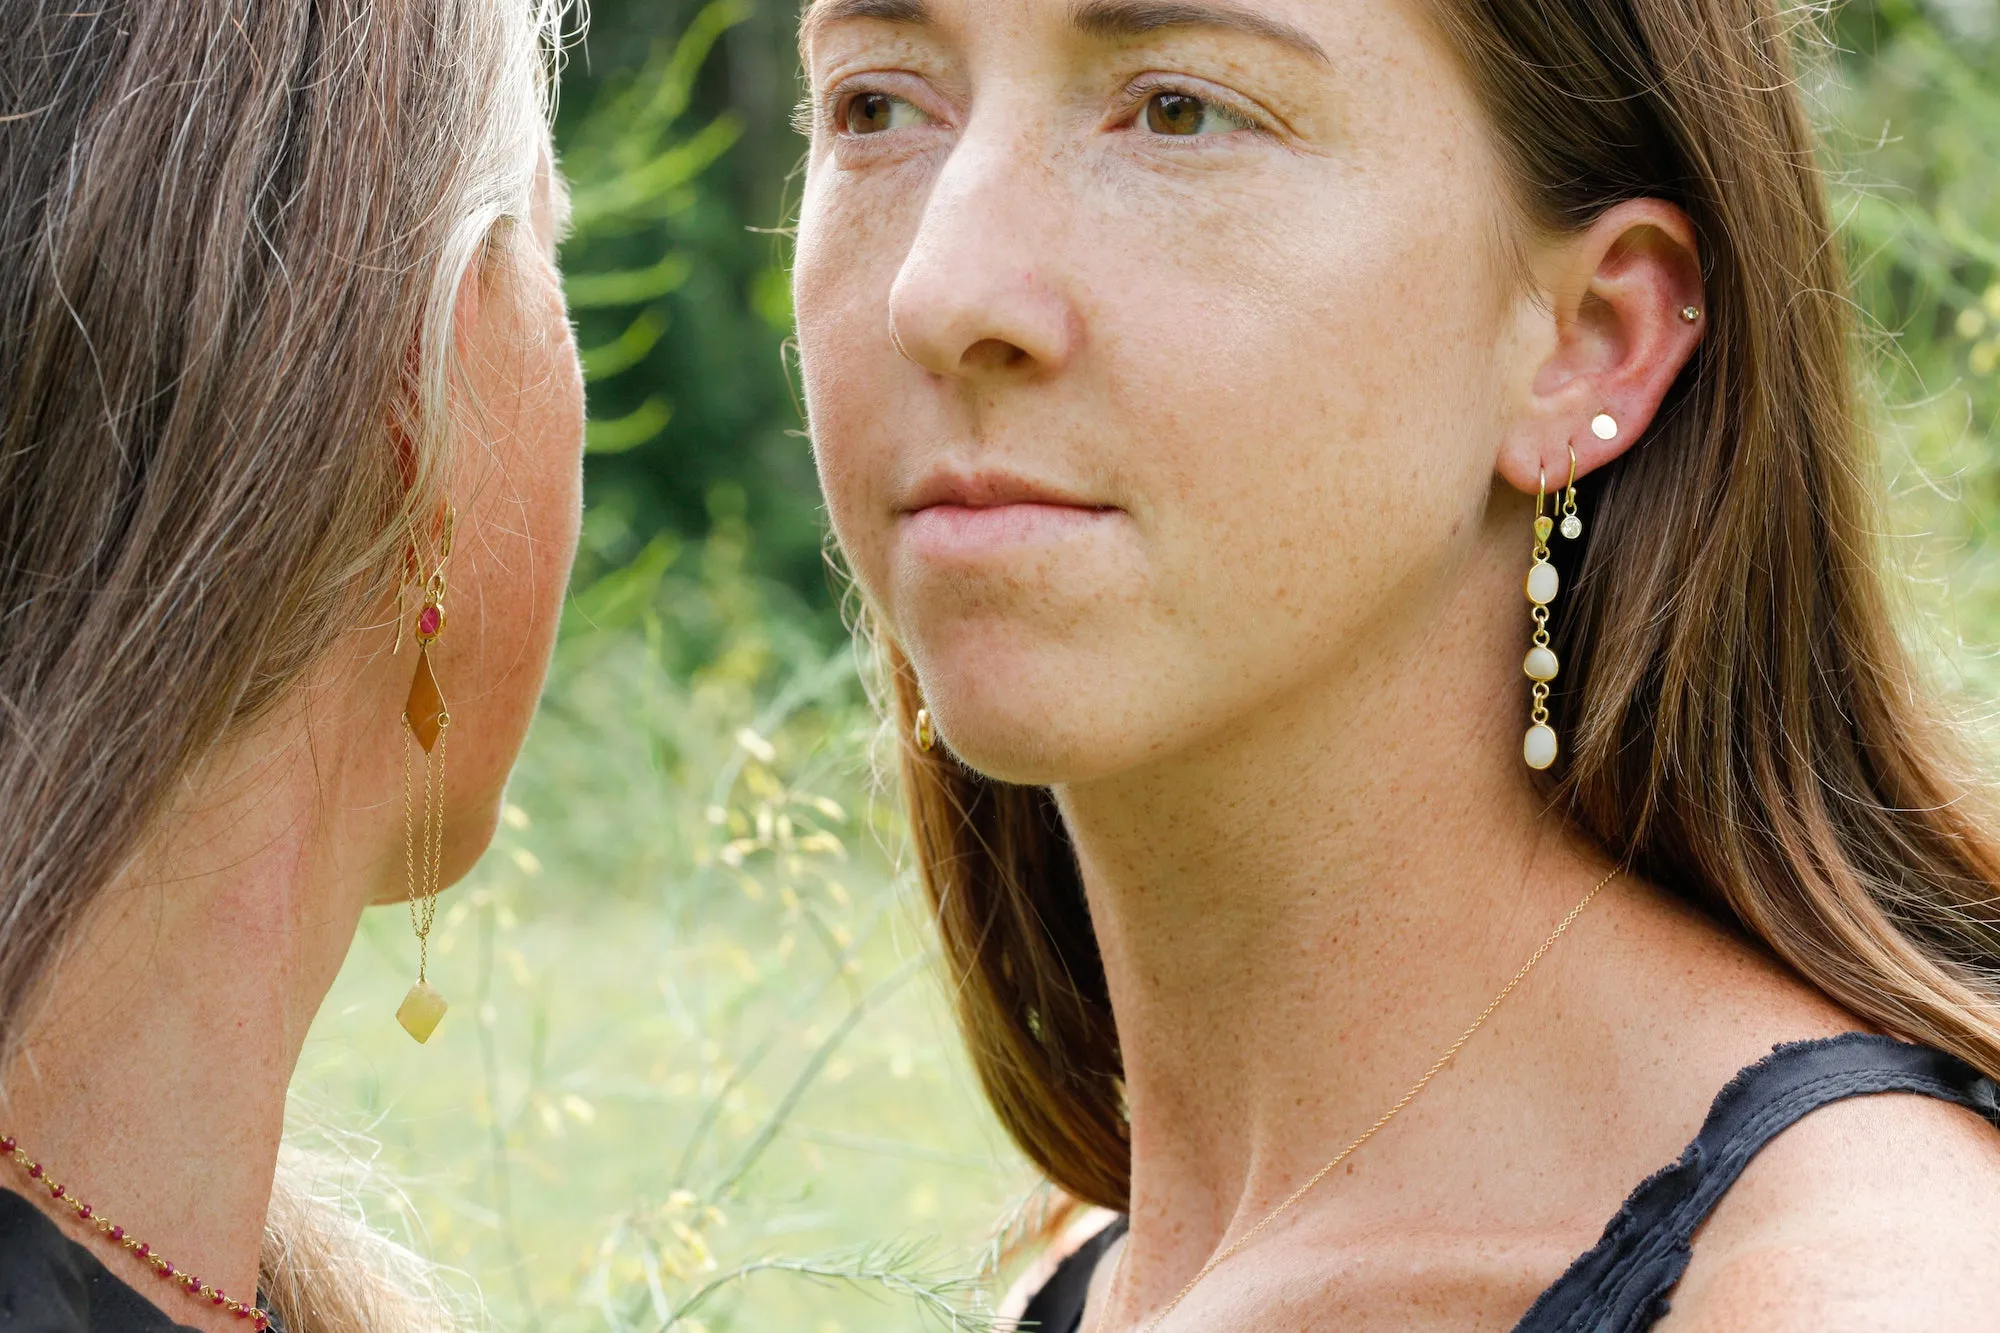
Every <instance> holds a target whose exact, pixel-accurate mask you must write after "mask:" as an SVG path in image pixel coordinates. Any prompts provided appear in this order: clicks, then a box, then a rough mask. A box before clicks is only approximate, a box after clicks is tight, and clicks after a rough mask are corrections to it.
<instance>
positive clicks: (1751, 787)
mask: <svg viewBox="0 0 2000 1333" xmlns="http://www.w3.org/2000/svg"><path fill="white" fill-rule="evenodd" d="M1432 9H1433V10H1434V12H1435V14H1436V17H1437V19H1438V23H1439V27H1440V28H1441V30H1442V31H1443V33H1444V35H1445V37H1446V39H1447V41H1448V44H1449V45H1450V46H1451V47H1452V48H1453V49H1454V50H1455V52H1456V53H1457V55H1458V57H1459V58H1460V60H1461V61H1462V62H1463V65H1464V66H1465V68H1466V69H1467V70H1468V71H1469V73H1470V75H1471V79H1472V83H1473V84H1474V86H1475V89H1476V92H1477V94H1478V96H1479V98H1480V99H1481V101H1482V103H1483V105H1484V107H1485V109H1486V111H1487V114H1488V117H1489V119H1490V121H1491V123H1492V125H1493V128H1494V130H1495V132H1496V137H1497V140H1498V142H1499V144H1500V146H1501V149H1502V154H1503V157H1504V159H1505V161H1506V164H1507V166H1508V168H1509V170H1510V172H1511V173H1512V176H1513V183H1514V186H1515V194H1516V195H1517V197H1518V200H1519V202H1520V208H1521V211H1522V213H1523V214H1524V217H1525V220H1526V222H1527V224H1528V225H1530V226H1534V227H1538V228H1541V229H1544V230H1546V231H1548V232H1552V233H1558V234H1560V233H1563V232H1568V231H1573V230H1576V229H1579V228H1581V227H1583V226H1585V225H1587V224H1588V223H1589V222H1590V221H1591V220H1592V219H1594V218H1595V217H1596V216H1597V215H1598V214H1600V213H1601V212H1602V211H1603V210H1604V209H1606V208H1608V207H1610V206H1612V205H1614V204H1616V203H1618V202H1620V201H1622V200H1626V199H1631V198H1636V197H1651V198H1661V199H1666V200H1669V201H1671V202H1673V203H1675V204H1678V205H1679V206H1680V207H1681V208H1683V209H1685V210H1686V211H1687V213H1688V215H1689V216H1690V217H1691V218H1692V219H1693V221H1694V224H1695V227H1696V229H1697V231H1698V234H1699V237H1700V242H1701V249H1702V254H1703V256H1704V263H1705V270H1706V272H1705V276H1706V283H1707V296H1706V301H1707V315H1706V322H1707V329H1706V333H1705V337H1704V340H1703V343H1702V346H1701V349H1700V351H1699V352H1698V353H1697V355H1696V357H1695V359H1694V361H1693V362H1692V364H1690V365H1689V367H1688V368H1687V370H1686V371H1685V372H1684V373H1683V375H1682V376H1681V377H1680V380H1679V382H1678V383H1677V384H1676V385H1675V386H1674V389H1673V391H1672V392H1671V394H1670V395H1669V397H1668V399H1667V401H1666V403H1665V404H1664V405H1663V409H1662V411H1661V412H1660V414H1659V416H1658V419H1657V421H1656V423H1655V424H1654V426H1653V427H1652V429H1651V431H1650V432H1649V436H1648V438H1647V439H1646V440H1645V441H1643V442H1642V443H1641V444H1640V445H1639V446H1638V447H1635V448H1633V449H1631V450H1630V451H1629V452H1627V453H1626V454H1625V455H1624V456H1623V458H1622V459H1621V460H1620V461H1618V462H1616V463H1614V464H1612V465H1611V466H1609V467H1607V468H1605V469H1603V470H1602V471H1601V472H1600V473H1599V474H1597V475H1596V476H1595V477H1593V478H1592V479H1591V481H1590V483H1589V488H1588V489H1589V491H1590V492H1593V493H1594V494H1593V495H1592V501H1591V507H1592V508H1593V510H1594V512H1595V513H1596V515H1597V517H1596V519H1595V521H1594V522H1593V523H1592V525H1591V536H1590V538H1589V540H1588V544H1587V546H1586V547H1585V549H1584V550H1583V552H1582V554H1581V555H1580V556H1579V557H1576V558H1575V560H1574V563H1573V564H1572V565H1571V567H1569V568H1567V569H1565V570H1564V571H1563V573H1564V586H1565V588H1568V589H1573V592H1572V593H1571V594H1570V596H1569V598H1568V603H1567V606H1566V607H1565V608H1564V610H1563V613H1562V614H1560V615H1559V616H1558V617H1557V618H1556V639H1557V642H1556V649H1557V652H1558V653H1559V655H1560V656H1561V658H1562V660H1563V662H1564V663H1565V664H1572V663H1573V664H1575V665H1576V668H1577V669H1576V670H1574V671H1573V672H1571V673H1570V674H1568V675H1567V676H1566V677H1565V687H1564V688H1563V689H1561V690H1560V691H1559V692H1558V693H1557V694H1556V696H1555V698H1554V699H1553V700H1552V702H1551V711H1552V712H1553V713H1554V714H1555V716H1556V720H1557V725H1558V727H1559V728H1560V729H1561V731H1562V733H1563V734H1564V735H1565V736H1567V737H1569V738H1571V739H1570V743H1569V746H1568V752H1567V755H1566V757H1565V760H1564V762H1563V764H1562V765H1561V766H1560V767H1559V768H1558V770H1556V772H1555V773H1554V774H1553V775H1552V776H1551V777H1550V778H1549V779H1547V781H1548V782H1549V788H1548V793H1549V796H1550V798H1551V799H1552V801H1553V802H1554V803H1555V805H1556V807H1557V808H1559V809H1561V810H1563V811H1565V812H1566V813H1567V814H1568V816H1569V818H1570V819H1571V820H1572V821H1573V822H1574V824H1575V825H1576V827H1577V828H1578V829H1580V830H1581V831H1582V832H1583V833H1584V834H1585V835H1587V836H1588V837H1591V838H1593V839H1595V840H1596V841H1597V842H1598V843H1599V844H1601V846H1602V847H1603V848H1604V850H1605V852H1606V853H1607V854H1608V855H1610V856H1611V857H1613V858H1616V859H1618V860H1620V861H1624V862H1626V863H1628V864H1629V865H1630V866H1631V867H1632V868H1633V869H1634V870H1635V871H1636V872H1637V873H1640V874H1643V875H1645V876H1647V877H1648V878H1650V879H1652V880H1654V881H1655V882H1657V883H1659V884H1661V885H1664V886H1666V887H1669V888H1671V889H1674V890H1677V891H1679V892H1682V893H1685V894H1687V895H1689V896H1690V897H1691V898H1693V899H1695V900H1697V901H1699V902H1700V903H1702V904H1703V905H1705V906H1706V907H1707V908H1708V909H1709V910H1710V911H1711V912H1713V913H1714V914H1715V915H1716V916H1718V917H1719V918H1721V919H1722V920H1724V921H1726V922H1730V923H1734V924H1735V925H1737V926H1739V927H1740V928H1742V929H1743V930H1744V931H1746V932H1748V933H1749V934H1750V935H1751V936H1753V937H1755V938H1756V939H1758V940H1760V941H1762V942H1763V944H1764V945H1765V946H1767V947H1768V948H1769V949H1770V950H1771V951H1772V952H1773V953H1775V954H1776V955H1777V956H1778V957H1779V958H1781V959H1783V960H1784V961H1785V962H1786V963H1787V964H1789V965H1790V966H1791V967H1792V968H1793V969H1794V970H1795V971H1796V972H1797V973H1798V974H1799V975H1800V976H1802V977H1803V978H1805V979H1806V980H1807V981H1808V982H1809V983H1811V984H1812V985H1814V986H1816V987H1817V988H1819V989H1820V990H1821V991H1823V992H1824V993H1826V994H1827V995H1829V996H1831V997H1832V998H1833V999H1835V1000H1836V1001H1838V1002H1839V1003H1841V1004H1842V1005H1844V1006H1846V1007H1847V1008H1848V1009H1850V1010H1852V1011H1853V1012H1854V1013H1856V1014H1858V1015H1861V1016H1862V1017H1863V1018H1865V1019H1868V1020H1871V1021H1873V1022H1875V1023H1877V1024H1880V1025H1881V1026H1882V1027H1883V1028H1885V1029H1887V1030H1889V1031H1892V1032H1895V1033H1899V1034H1901V1035H1903V1036H1905V1037H1908V1038H1911V1039H1914V1040H1917V1041H1922V1042H1928V1043H1930V1044H1933V1045H1935V1046H1938V1047H1941V1048H1943V1049H1945V1050H1948V1051H1951V1052H1953V1053H1955V1054H1957V1055H1959V1056H1962V1057H1963V1058H1965V1059H1966V1060H1968V1061H1970V1062H1971V1063H1972V1064H1974V1065H1976V1066H1977V1067H1979V1068H1980V1069H1982V1070H1984V1071H1986V1072H1987V1073H1989V1074H1994V1075H1996V1076H2000V917H1997V916H1996V894H1995V885H1996V883H2000V842H1996V838H1995V834H1994V831H1993V826H1992V825H1991V824H1989V823H1988V822H1987V817H1986V816H1985V815H1984V813H1983V812H1981V811H1979V810H1976V809H1975V808H1974V807H1973V805H1972V801H1973V800H1974V784H1973V782H1972V780H1971V774H1970V772H1969V770H1967V769H1966V768H1965V767H1964V766H1963V765H1962V763H1961V761H1960V759H1959V758H1958V757H1957V755H1956V754H1955V753H1954V745H1953V742H1954V737H1953V736H1952V734H1951V732H1950V728H1949V727H1948V726H1946V725H1944V724H1943V723H1941V721H1940V720H1939V716H1938V714H1937V712H1936V710H1934V709H1933V708H1932V707H1931V706H1930V705H1929V704H1928V703H1927V702H1926V698H1925V694H1924V691H1923V689H1922V687H1921V684H1920V682H1919V680H1918V679H1917V673H1916V672H1915V670H1914V669H1913V666H1912V663H1911V661H1910V658H1909V656H1908V654H1907V653H1906V651H1905V649H1904V647H1903V645H1902V643H1901V642H1900V641H1899V639H1898V636H1897V626H1896V618H1895V616H1894V615H1893V614H1892V612H1893V610H1894V608H1893V607H1892V606H1891V605H1890V603H1889V599H1888V598H1887V596H1886V593H1885V588H1884V584H1883V581H1882V577H1881V573H1880V569H1879V565H1878V552H1877V551H1876V550H1875V536H1874V534H1875V533H1876V532H1878V531H1879V525H1878V524H1877V523H1876V521H1875V511H1874V505H1873V502H1872V496H1873V494H1874V493H1875V491H1876V486H1875V484H1874V481H1873V473H1874V471H1875V458H1874V453H1873V442H1872V440H1871V439H1870V437H1869V433H1868V431H1867V430H1866V429H1865V423H1864V420H1863V416H1864V414H1863V412H1862V410H1861V405H1860V404H1861V398H1860V394H1859V391H1858V387H1857V385H1856V382H1855V377H1854V373H1853V358H1852V352H1851V349H1852V345H1853V342H1854V336H1855V331H1854V330H1853V328H1851V326H1850V318H1849V309H1848V304H1847V298H1846V296H1845V278H1844V274H1843V272H1842V268H1841V263H1840V258H1839V253H1838V246H1837V245H1836V243H1835V241H1834V238H1833V234H1832V227H1831V224H1830V222H1829V220H1828V215H1827V205H1826V199H1825V182H1824V180H1823V178H1822V175H1821V172H1820V169H1819V168H1818V166H1817V165H1816V163H1815V152H1816V146H1815V143H1814V136H1813V134H1812V131H1811V128H1810V126H1809V124H1808V123H1807V119H1806V116H1805V114H1804V111H1803V108H1802V105H1801V101H1800V97H1799V94H1798V92H1797V89H1796V86H1795V83H1794V58H1795V52H1794V43H1795V41H1796V40H1797V37H1798V33H1797V32H1796V31H1795V30H1794V28H1795V24H1796V22H1797V21H1796V20H1794V19H1792V18H1790V17H1788V16H1786V15H1782V14H1780V13H1779V12H1778V11H1777V10H1776V9H1775V8H1774V3H1773V0H1433V3H1432ZM882 654H883V658H884V663H883V665H884V674H885V678H886V679H887V681H888V682H889V683H890V685H891V695H892V702H891V705H890V706H891V709H892V711H893V714H894V717H895V720H896V722H897V724H898V726H897V730H898V732H899V733H900V734H901V735H903V736H908V735H909V733H910V726H911V722H912V719H913V716H914V713H915V710H916V708H917V706H918V703H919V699H918V694H917V687H916V681H915V677H914V675H913V673H912V672H911V670H910V667H909V664H908V662H907V661H906V660H905V659H904V658H903V657H902V655H901V654H900V653H899V652H898V651H897V650H896V648H895V646H894V645H893V644H891V643H887V642H886V641H884V642H883V644H882ZM901 765H902V772H903V777H904V785H905V790H906V793H907V801H908V804H909V812H910V819H911V825H912V833H913V843H914V850H915V854H916V858H917V862H918V865H919V868H920V871H921V873H922V878H923V882H924V885H925V887H926V889H927V891H928V895H929V899H930V902H931V905H932V907H933V908H934V910H935V914H936V917H937V921H938V926H939V930H940V932H941V934H942V938H943V947H944V955H945V959H946V963H947V965H948V967H949V969H950V973H951V982H952V991H953V994H954V995H955V997H956V999H957V1004H958V1013H959V1019H960V1023H961V1025H962V1027H963V1029H964V1033H965V1037H966V1040H967V1042H968V1043H969V1044H970V1046H971V1050H972V1056H973V1062H974V1065H975V1066H976V1068H977V1069H978V1071H979V1076H980V1078H981V1080H982V1081H983V1083H984V1085H985V1089H986V1093H987V1096H988V1097H989V1098H990V1099H991V1101H992V1103H993V1105H994V1107H995V1108H996V1109H997V1110H998V1112H999V1114H1000V1118H1001V1120H1002V1122H1003V1123H1004V1124H1005V1125H1006V1126H1007V1128H1008V1130H1009V1131H1010V1132H1011V1133H1012V1135H1013V1137H1014V1139H1015V1140H1016V1142H1018V1143H1019V1144H1020V1146H1021V1148H1022V1149H1023V1150H1024V1151H1025V1152H1026V1153H1027V1154H1028V1156H1029V1157H1030V1158H1032V1159H1033V1160H1034V1161H1035V1162H1036V1164H1037V1165H1039V1166H1040V1167H1041V1169H1042V1170H1043V1171H1045V1172H1046V1173H1047V1174H1048V1176H1049V1178H1050V1179H1051V1180H1052V1181H1054V1182H1055V1183H1056V1184H1057V1185H1059V1186H1060V1187H1061V1188H1062V1189H1064V1190H1066V1191H1068V1192H1069V1193H1070V1194H1071V1195H1073V1196H1075V1197H1077V1198H1079V1199H1082V1200H1085V1201H1088V1202H1091V1203H1096V1204H1102V1205H1104V1206H1107V1207H1111V1208H1123V1207H1124V1206H1125V1204H1126V1201H1127V1194H1128V1189H1129V1185H1130V1145H1129V1140H1128V1135H1127V1127H1126V1122H1125V1117H1124V1112H1123V1104H1122V1097H1123V1088H1122V1082H1121V1064H1120V1056H1119V1046H1118V1034H1117V1030H1116V1028H1115V1026H1114V1024H1113V1022H1112V1016H1111V1008H1110V1002H1109V998H1108V995H1107V992H1106V988H1105V979H1104V969H1103V966H1102V963H1101V961H1100V958H1099V955H1098V952H1097V946H1096V942H1095V938H1094V936H1093V935H1092V932H1091V926H1090V919H1089V915H1088V913H1087V911H1086V908H1085V906H1084V899H1083V892H1082V885H1081V883H1080V880H1079V876H1078V871H1077V867H1076V861H1075V857H1074V855H1073V853H1072V850H1071V847H1070V845H1069V842H1068V839H1067V837H1066V836H1065V834H1064V831H1063V826H1062V822H1061V820H1060V818H1059V817H1058V816H1057V813H1056V811H1055V808H1054V804H1053V801H1052V800H1051V798H1050V797H1049V795H1048V793H1046V792H1044V791H1041V790H1036V789H1029V788H1021V787H1011V786H1006V785H1003V784H1000V783H995V782H990V781H988V780H986V779H985V778H982V777H980V776H979V775H978V774H976V773H973V772H970V771H968V770H967V769H966V768H964V767H963V766H961V765H960V764H959V763H957V762H956V761H955V760H954V759H952V758H950V757H949V756H948V755H946V754H944V753H943V752H942V751H941V750H940V751H937V752H934V753H930V754H925V753H921V752H919V751H918V750H917V749H916V747H915V746H914V745H911V744H910V743H908V742H907V741H905V742H903V744H902V751H901Z"/></svg>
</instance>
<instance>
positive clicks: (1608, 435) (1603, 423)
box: [1590, 412, 1618, 440]
mask: <svg viewBox="0 0 2000 1333" xmlns="http://www.w3.org/2000/svg"><path fill="white" fill-rule="evenodd" d="M1590 433H1591V434H1592V435H1595V436H1596V437H1597V438H1598V439H1600V440H1615V439H1617V438H1618V419H1617V418H1616V417H1614V416H1612V415H1611V414H1610V413H1609V412H1599V413H1598V414H1597V415H1596V416H1594V417H1592V418H1591V419H1590Z"/></svg>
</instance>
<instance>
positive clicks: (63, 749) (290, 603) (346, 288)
mask: <svg viewBox="0 0 2000 1333" xmlns="http://www.w3.org/2000/svg"><path fill="white" fill-rule="evenodd" d="M560 8H561V6H560V5H558V4H556V3H555V0H410V2H407V3H395V4H382V3H375V2H374V0H255V2H254V3H250V2H249V0H172V3H156V2H152V0H129V2H126V0H110V2H109V3H105V4H93V5H87V6H76V5H67V4H55V3H49V2H47V0H26V2H25V3H17V4H13V5H11V6H9V8H8V11H7V16H6V22H5V26H6V37H5V39H4V41H0V810H4V811H5V812H6V815H5V818H4V819H0V1055H11V1054H12V1053H13V1050H14V1048H15V1047H16V1045H17V1044H18V1042H19V1040H20V1037H21V1031H22V1026H23V1023H24V1020H25V1017H26V1015H27V1011H28V1008H29V1006H30V1005H31V1004H32V1002H33V1000H34V998H35V996H36V994H37V991H38V988H39V987H40V986H41V985H42V984H43V983H44V982H45V981H46V979H47V976H48V972H49V969H50V968H51V966H53V965H54V963H55V962H56V961H57V960H58V959H59V957H60V955H61V951H62V948H63V945H64V942H65V940H66V939H67V938H69V937H70V936H71V935H72V933H73V932H74V931H75V929H76V927H77V925H78V923H79V922H80V921H81V920H82V918H83V917H84V916H85V914H86V913H87V912H88V911H89V910H90V908H91V906H92V902H93V899H94V897H95V896H96V895H97V894H98V893H100V892H101V891H102V890H103V888H104V887H105V886H106V885H107V884H109V883H111V882H112V881H113V880H114V879H115V878H116V877H117V875H118V874H119V872H120V870H121V868H122V867H124V866H125V865H126V864H127V863H128V862H129V861H130V860H131V859H132V858H133V857H134V856H135V854H136V853H138V852H139V850H140V849H141V847H142V844H143V842H144V840H145V838H146V837H147V834H148V830H149V828H150V827H151V826H152V825H153V823H154V820H155V817H156V815H157V814H158V813H159V812H160V810H161V809H162V807H163V804H164V803H165V802H166V801H167V800H168V799H169V796H170V793H171V792H172V790H173V789H174V787H175V784H176V783H177V782H178V781H180V780H181V779H183V778H184V777H185V776H186V775H187V774H188V773H189V772H190V770H191V768H192V767H193V766H194V765H197V764H198V763H199V762H200V761H201V759H202V757H203V756H204V755H205V754H206V753H208V752H209V751H210V750H211V749H212V748H213V747H214V746H215V745H216V744H217V743H218V741H220V740H221V739H223V738H224V737H225V736H227V735H228V734H229V733H230V732H231V730H232V728H235V727H238V726H240V725H242V724H243V723H245V722H247V721H249V720H252V719H255V718H257V717H258V716H259V715H260V714H262V713H264V712H265V711H267V710H269V709H270V708H271V707H272V706H273V705H274V704H275V703H277V702H278V701H279V700H281V699H283V698H285V697H286V695H287V692H288V691H289V690H291V689H292V687H294V686H295V685H297V684H299V683H300V682H301V681H302V680H303V679H304V678H305V676H306V674H307V673H308V671H309V669H310V668H311V667H312V665H313V664H314V663H315V662H316V661H319V660H320V659H321V658H322V656H323V655H324V654H325V653H326V651H327V649H328V648H329V646H330V645H331V644H332V643H333V642H334V641H335V639H336V638H337V637H338V636H339V635H341V634H342V633H344V632H347V631H349V630H352V629H353V628H355V627H356V626H357V624H358V623H359V620H360V619H361V618H362V617H363V616H364V615H365V614H366V610H367V608H369V607H370V606H372V605H376V604H378V603H379V601H380V599H381V598H382V597H383V596H384V594H385V592H386V589H387V588H389V587H390V586H392V585H393V584H394V583H395V582H396V581H397V580H398V579H399V578H400V577H401V574H402V571H401V568H400V563H401V558H402V553H403V544H404V543H405V542H407V539H408V538H407V534H408V533H409V532H410V531H411V530H412V522H413V520H414V519H415V518H416V517H418V516H420V515H426V514H429V513H433V512H435V510H436V506H437V504H438V501H439V485H438V482H439V477H440V474H441V470H442V462H441V453H442V451H443V449H444V447H445V444H446V442H447V440H448V438H449V434H448V431H447V425H448V412H449V398H450V393H451V390H450V386H451V384H452V382H453V375H452V356H451V353H452V316H453V307H454V302H455V299H456V295H457V293H458V291H459V288H460V284H461V281H462V280H463V279H464V278H465V277H466V275H467V274H468V273H471V272H475V271H476V269H477V266H480V265H482V264H488V263H493V264H498V263H500V262H501V258H500V257H502V256H504V254H505V252H506V248H507V247H506V246H504V245H496V244H494V241H495V238H496V237H504V236H505V235H506V233H507V231H508V229H509V228H510V227H511V226H512V224H513V222H514V221H515V220H518V219H521V218H523V217H525V216H526V211H527V209H528V207H529V201H530V197H531V189H532V186H533V183H534V179H535V173H536V170H537V165H538V162H539V160H540V154H541V153H542V152H543V151H544V150H545V146H546V142H547V141H546V123H547V122H546V113H547V109H548V108H547V98H548V88H549V81H548V77H547V75H548V71H549V68H550V55H551V53H552V46H551V42H552V39H553V32H554V24H555V22H556V18H557V12H558V11H559V9H560ZM315 1326H321V1327H324V1326H329V1325H325V1324H317V1323H316V1324H315ZM332 1326H338V1325H332ZM378 1326H381V1325H378Z"/></svg>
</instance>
